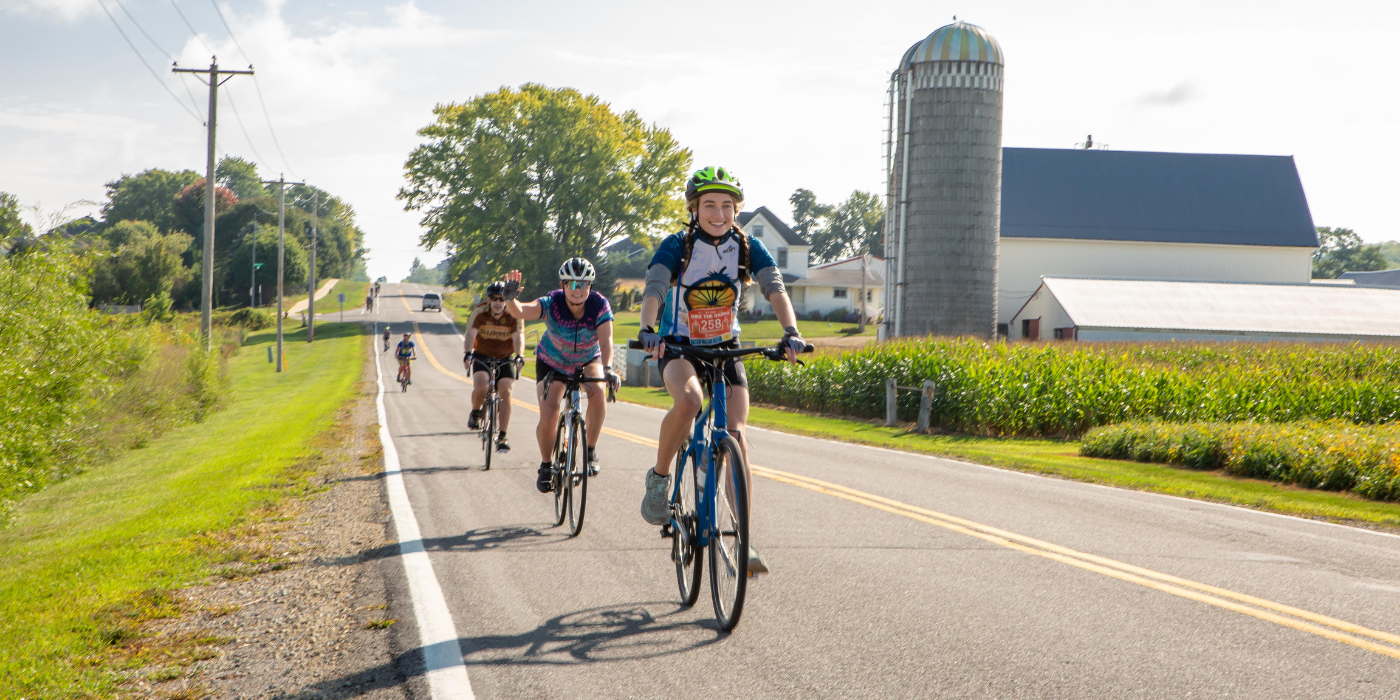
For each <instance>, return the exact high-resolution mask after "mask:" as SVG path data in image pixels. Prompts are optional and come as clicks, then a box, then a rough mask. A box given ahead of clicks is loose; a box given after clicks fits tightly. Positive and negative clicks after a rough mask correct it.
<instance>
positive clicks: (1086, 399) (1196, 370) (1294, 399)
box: [748, 339, 1400, 437]
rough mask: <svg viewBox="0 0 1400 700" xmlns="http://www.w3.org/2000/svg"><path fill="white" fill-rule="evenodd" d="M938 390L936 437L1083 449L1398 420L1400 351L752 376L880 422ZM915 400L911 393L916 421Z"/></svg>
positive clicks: (910, 366)
mask: <svg viewBox="0 0 1400 700" xmlns="http://www.w3.org/2000/svg"><path fill="white" fill-rule="evenodd" d="M890 377H893V378H895V379H896V380H897V381H898V383H899V384H900V385H901V386H913V387H917V386H920V385H921V384H922V382H923V381H924V380H925V379H931V380H933V381H934V382H936V383H937V385H938V389H937V391H936V393H935V395H934V398H933V406H932V417H931V418H932V420H931V422H932V424H933V425H935V426H937V427H940V428H943V429H948V430H955V431H959V432H968V433H975V434H982V435H1024V436H1061V437H1074V436H1078V435H1082V434H1083V433H1084V432H1085V431H1087V430H1089V429H1090V428H1094V427H1097V426H1101V425H1109V424H1113V423H1120V422H1123V421H1128V420H1138V419H1158V420H1164V421H1171V422H1191V421H1217V422H1235V421H1245V420H1253V421H1259V422H1286V421H1297V420H1308V419H1332V418H1336V419H1342V420H1346V421H1348V422H1352V423H1385V422H1390V421H1395V420H1397V419H1400V347H1395V346H1382V345H1357V346H1347V345H1319V344H1247V343H1240V344H1184V343H1173V344H1165V343H1164V344H1115V343H1095V344H1079V343H1073V344H1071V343H1055V344H1048V343H1047V344H1019V343H1018V344H1007V343H983V342H981V341H976V340H969V339H924V340H917V341H904V342H892V343H883V344H880V345H874V346H870V347H867V348H863V349H860V350H855V351H849V352H841V353H830V354H820V355H816V356H812V357H809V358H807V366H806V367H805V368H794V367H792V366H791V365H788V364H786V363H775V362H750V363H748V378H749V386H750V390H751V392H752V395H753V398H754V400H756V401H761V402H765V403H771V404H778V405H782V406H789V407H793V408H800V409H805V410H812V411H820V412H824V413H835V414H841V415H850V416H857V417H864V418H879V417H883V416H884V410H885V380H886V379H887V378H890ZM918 407H919V396H918V393H917V392H901V393H900V399H899V416H900V418H901V419H902V420H906V421H907V420H913V419H914V418H915V417H916V416H917V413H918Z"/></svg>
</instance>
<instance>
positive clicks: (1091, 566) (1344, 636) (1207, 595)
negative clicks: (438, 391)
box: [400, 297, 1400, 659]
mask: <svg viewBox="0 0 1400 700" xmlns="http://www.w3.org/2000/svg"><path fill="white" fill-rule="evenodd" d="M400 298H401V299H402V298H403V297H400ZM404 307H405V308H408V301H407V300H404ZM409 310H410V312H411V311H412V309H411V308H410V309H409ZM413 330H414V331H415V332H417V331H418V322H417V321H414V322H413ZM420 335H421V334H420ZM423 355H424V357H426V358H427V359H428V362H429V363H430V364H432V366H433V367H434V368H436V369H437V370H438V371H439V372H442V373H443V374H446V375H447V376H449V377H452V378H453V379H456V380H458V381H460V382H464V383H466V384H471V383H472V381H471V379H469V378H468V377H466V376H463V375H461V374H458V373H456V372H453V371H451V370H449V369H447V368H446V367H443V366H442V364H441V363H439V362H438V361H437V358H436V357H434V356H433V353H432V351H431V350H429V349H428V347H427V343H424V344H423ZM511 403H512V404H514V405H516V406H520V407H521V408H524V409H527V410H530V411H534V412H536V413H538V412H539V407H537V406H535V405H533V404H529V403H525V402H524V401H521V400H520V399H515V398H512V399H511ZM603 433H604V434H606V435H611V436H613V437H616V438H620V439H623V440H627V441H629V442H633V443H636V444H638V445H643V446H646V447H651V448H655V447H656V446H657V443H656V441H655V440H652V439H649V438H645V437H642V436H640V435H636V434H633V433H629V432H626V431H622V430H617V429H615V428H608V427H604V428H603ZM750 467H751V468H752V470H753V473H754V474H756V475H758V476H761V477H764V478H766V479H770V480H772V481H777V482H780V483H784V484H788V485H790V486H796V487H799V488H804V489H808V490H810V491H815V492H817V493H821V494H825V495H828V496H834V497H836V498H841V499H844V500H847V501H851V502H852V503H859V504H861V505H864V506H868V507H870V508H874V509H876V510H882V511H885V512H887V513H892V514H894V515H900V516H903V517H906V518H910V519H912V520H917V521H919V522H923V523H927V524H929V525H936V526H938V527H941V528H944V529H947V530H951V531H953V532H957V533H959V534H962V535H967V536H968V537H975V538H977V539H980V540H983V541H986V542H990V543H992V544H996V545H999V546H1002V547H1006V548H1008V549H1013V550H1016V551H1018V552H1024V553H1026V554H1032V555H1035V556H1038V557H1043V558H1046V559H1050V560H1053V561H1058V562H1060V563H1063V564H1068V565H1069V566H1073V567H1076V568H1079V569H1083V570H1085V571H1092V572H1094V573H1098V574H1102V575H1104V576H1109V577H1111V578H1116V579H1118V580H1120V581H1126V582H1129V583H1135V584H1137V585H1139V586H1144V587H1147V588H1151V589H1154V590H1158V591H1162V592H1163V593H1170V594H1171V595H1175V596H1179V597H1182V598H1187V599H1190V600H1194V601H1197V602H1200V603H1205V604H1207V605H1213V606H1215V607H1218V608H1223V609H1225V610H1230V611H1233V612H1237V613H1240V614H1243V615H1249V616H1250V617H1255V618H1258V619H1260V620H1266V621H1268V622H1273V623H1275V624H1278V625H1283V626H1284V627H1289V628H1291V629H1295V630H1299V631H1301V632H1307V633H1309V634H1315V635H1317V636H1319V637H1324V638H1326V639H1331V640H1333V641H1337V642H1341V643H1343V644H1350V645H1351V646H1354V647H1358V648H1361V649H1365V650H1367V651H1371V652H1375V653H1377V654H1383V655H1385V656H1389V657H1391V658H1395V659H1400V648H1396V647H1400V635H1395V634H1391V633H1389V632H1382V631H1380V630H1374V629H1371V628H1368V627H1364V626H1362V625H1358V624H1355V623H1351V622H1347V621H1345V620H1339V619H1337V618H1334V617H1328V616H1326V615H1322V614H1319V613H1315V612H1312V611H1309V610H1303V609H1301V608H1295V607H1293V606H1290V605H1284V604H1282V603H1276V602H1274V601H1272V600H1267V599H1265V598H1259V597H1257V596H1252V595H1248V594H1245V593H1239V592H1236V591H1232V590H1229V589H1226V588H1220V587H1218V586H1212V585H1209V584H1205V583H1200V582H1197V581H1192V580H1190V579H1184V578H1181V577H1178V576H1172V575H1171V574H1164V573H1161V572H1158V571H1153V570H1151V569H1145V568H1142V567H1139V566H1134V565H1132V564H1128V563H1126V562H1121V561H1117V560H1114V559H1109V558H1107V557H1101V556H1098V555H1095V554H1089V553H1087V552H1080V551H1077V550H1074V549H1070V548H1068V547H1062V546H1060V545H1057V544H1054V543H1051V542H1045V541H1043V540H1038V539H1035V538H1033V537H1027V536H1025V535H1020V534H1017V533H1014V532H1009V531H1006V530H1002V529H1000V528H995V527H992V526H990V525H983V524H981V523H978V522H974V521H971V520H967V519H964V518H959V517H957V516H954V515H948V514H946V513H940V512H938V511H933V510H928V509H927V508H920V507H919V506H913V505H909V504H907V503H901V502H899V501H896V500H893V499H889V498H885V497H883V496H877V495H875V494H871V493H866V492H864V491H858V490H856V489H852V488H849V487H846V486H841V485H840V484H833V483H830V482H827V481H822V480H820V479H813V478H811V477H807V476H802V475H799V474H793V473H790V472H784V471H779V470H777V469H771V468H768V467H764V466H760V465H757V464H751V465H750ZM1368 638H1369V639H1368ZM1373 640H1375V641H1373ZM1389 645H1395V646H1394V647H1392V646H1389Z"/></svg>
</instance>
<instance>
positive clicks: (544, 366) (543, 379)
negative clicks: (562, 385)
mask: <svg viewBox="0 0 1400 700" xmlns="http://www.w3.org/2000/svg"><path fill="white" fill-rule="evenodd" d="M601 362H602V359H601V358H594V359H593V361H592V362H589V363H588V364H590V365H593V364H599V363H601ZM571 376H573V375H571V374H566V373H564V372H560V371H559V370H557V369H554V367H553V366H551V365H550V364H549V363H548V362H545V361H544V359H543V358H541V357H540V356H539V355H535V381H537V382H539V383H541V384H548V383H549V382H551V381H553V380H554V379H561V380H562V379H567V378H569V377H571Z"/></svg>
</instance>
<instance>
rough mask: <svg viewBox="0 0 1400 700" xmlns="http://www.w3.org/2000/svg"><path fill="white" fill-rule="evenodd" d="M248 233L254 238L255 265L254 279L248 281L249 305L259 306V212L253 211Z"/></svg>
mask: <svg viewBox="0 0 1400 700" xmlns="http://www.w3.org/2000/svg"><path fill="white" fill-rule="evenodd" d="M248 234H249V235H250V236H252V238H253V262H252V263H251V264H252V266H253V272H252V279H251V280H249V282H248V306H251V307H254V308H257V305H258V297H257V295H256V290H257V288H258V213H257V212H253V223H251V224H248Z"/></svg>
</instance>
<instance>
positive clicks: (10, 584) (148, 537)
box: [0, 283, 365, 698]
mask: <svg viewBox="0 0 1400 700" xmlns="http://www.w3.org/2000/svg"><path fill="white" fill-rule="evenodd" d="M360 284H363V283H360ZM304 332H305V331H302V332H300V333H290V334H288V336H287V337H288V340H289V341H290V342H288V343H287V344H286V350H287V361H288V370H289V371H287V372H284V373H282V374H280V375H279V374H276V373H275V372H273V370H272V365H270V364H268V362H267V353H266V350H265V349H264V346H266V345H267V344H268V343H270V342H274V337H273V335H272V332H270V331H263V332H259V333H255V334H252V335H251V336H249V338H248V340H247V342H246V343H245V345H244V346H243V348H242V350H241V351H240V352H239V353H238V354H237V355H235V356H234V357H233V358H231V359H230V361H229V368H228V369H229V375H230V379H231V381H232V385H233V392H232V399H231V400H230V402H229V404H228V408H226V409H225V410H223V411H222V412H219V413H215V414H213V415H211V416H210V417H209V418H208V419H207V420H205V421H204V422H203V423H198V424H193V425H189V426H185V427H183V428H179V429H176V430H173V431H171V432H169V433H167V434H165V435H164V436H162V437H160V438H158V439H155V440H152V441H151V442H149V443H148V444H147V445H146V446H145V447H144V448H142V449H138V450H133V451H130V452H127V453H125V454H124V455H122V456H120V457H118V458H117V459H116V460H114V461H113V462H111V463H109V464H105V465H102V466H99V467H97V468H94V469H92V470H90V471H88V472H87V473H85V474H81V475H78V476H76V477H73V478H72V479H69V480H67V481H64V482H61V483H58V484H55V485H53V486H50V487H49V488H47V489H45V490H44V491H42V492H40V493H38V494H36V495H34V496H31V497H30V498H28V499H27V500H25V501H23V502H22V503H21V504H20V506H19V507H18V509H17V511H16V519H15V521H14V522H13V524H12V525H11V526H10V527H9V528H7V529H4V530H0V649H3V650H4V652H3V653H0V697H5V698H21V697H29V698H39V697H43V698H78V697H84V698H86V697H107V696H111V695H113V694H114V693H115V692H117V688H116V686H115V685H114V684H115V676H114V675H113V670H114V666H116V665H120V664H122V663H124V658H125V655H124V654H122V653H116V652H117V650H118V647H120V646H121V645H122V644H123V643H127V642H129V641H130V640H131V639H132V638H133V636H134V635H139V627H138V625H139V623H140V621H141V620H144V619H150V618H153V617H162V616H167V615H170V614H173V613H175V612H176V611H177V610H178V604H177V603H175V602H174V601H173V600H172V599H171V598H170V596H169V595H168V591H171V590H173V589H178V588H179V587H182V586H185V585H189V584H191V583H194V582H198V581H199V580H201V579H202V578H204V577H206V576H208V575H209V574H210V573H211V570H212V567H214V566H215V565H217V564H219V563H221V562H228V561H230V560H231V559H233V558H236V557H237V556H238V554H237V553H236V552H233V553H231V552H230V551H229V549H228V547H227V545H225V544H223V542H224V541H225V540H223V539H221V538H220V534H221V533H224V532H227V531H228V530H229V529H230V528H232V527H235V526H237V525H238V524H240V523H243V522H248V520H249V518H253V517H256V513H258V512H260V511H261V512H266V509H268V508H270V507H271V506H273V505H275V504H276V503H277V502H278V501H279V500H281V499H283V498H285V497H287V496H288V495H289V494H292V493H296V492H299V491H300V490H302V489H303V488H305V487H306V484H305V483H303V482H302V481H300V480H299V479H298V478H296V477H295V474H294V468H295V467H296V466H297V465H298V464H300V463H303V462H304V461H305V460H306V459H307V458H308V457H310V456H311V455H313V454H314V453H315V451H316V449H317V448H316V447H315V445H316V442H315V441H316V439H317V437H318V436H320V435H321V434H323V433H324V432H325V431H327V430H328V429H330V428H332V427H333V426H334V424H335V420H336V416H337V414H338V412H339V410H340V409H341V407H342V406H344V405H345V403H346V402H347V401H349V400H351V399H352V398H353V397H354V396H355V394H356V390H357V388H358V386H359V380H360V376H361V374H360V373H361V371H362V368H363V366H364V365H363V362H364V351H365V348H364V336H363V335H361V333H362V330H361V328H360V327H359V326H358V325H355V324H329V323H328V324H323V325H321V326H320V328H319V332H318V333H317V342H316V343H314V344H310V345H308V344H307V343H305V342H304V340H305V336H304V335H303V334H304ZM298 341H303V342H298Z"/></svg>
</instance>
